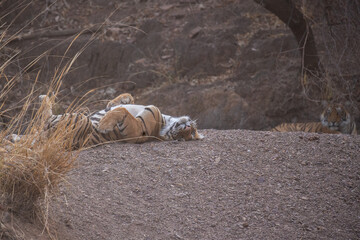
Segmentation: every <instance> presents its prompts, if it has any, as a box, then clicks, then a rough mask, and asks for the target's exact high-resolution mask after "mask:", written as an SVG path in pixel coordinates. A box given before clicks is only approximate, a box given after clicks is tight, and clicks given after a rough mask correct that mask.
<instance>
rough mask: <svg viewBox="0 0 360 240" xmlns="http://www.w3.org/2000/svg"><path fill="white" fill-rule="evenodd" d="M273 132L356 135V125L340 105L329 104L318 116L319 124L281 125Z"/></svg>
mask: <svg viewBox="0 0 360 240" xmlns="http://www.w3.org/2000/svg"><path fill="white" fill-rule="evenodd" d="M271 131H273V132H313V133H330V134H339V133H343V134H351V135H357V131H356V124H355V122H354V121H353V119H352V118H351V116H350V113H349V112H348V111H347V110H346V109H345V107H344V106H343V105H342V104H329V105H328V106H327V107H326V108H325V109H324V110H323V111H322V113H321V115H320V122H309V123H282V124H280V125H278V126H276V127H274V128H273V129H271Z"/></svg>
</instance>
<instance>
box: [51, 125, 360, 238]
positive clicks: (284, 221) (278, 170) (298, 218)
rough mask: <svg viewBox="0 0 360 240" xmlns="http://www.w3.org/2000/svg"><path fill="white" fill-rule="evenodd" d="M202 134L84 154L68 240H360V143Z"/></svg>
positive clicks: (60, 207)
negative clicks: (193, 138)
mask: <svg viewBox="0 0 360 240" xmlns="http://www.w3.org/2000/svg"><path fill="white" fill-rule="evenodd" d="M201 132H202V133H203V134H204V135H205V136H206V138H205V139H204V140H202V141H196V142H150V143H145V144H141V145H134V144H120V143H119V144H117V143H114V144H109V145H104V146H101V147H96V148H94V149H90V150H87V151H84V152H82V153H81V154H80V158H79V167H78V168H77V169H75V170H74V171H73V172H72V173H71V174H70V176H69V179H68V180H69V181H68V183H69V184H68V185H66V186H64V187H63V188H62V191H61V193H60V195H59V197H58V201H57V203H56V204H55V207H54V208H53V209H52V218H53V220H54V221H55V223H54V225H55V226H56V227H57V231H58V237H59V239H144V240H145V239H146V240H150V239H176V240H178V239H359V237H360V205H359V201H360V195H359V193H360V189H359V186H360V167H359V162H360V154H359V153H360V138H359V137H358V136H355V137H353V136H349V135H326V134H322V135H319V134H306V133H271V132H255V131H244V130H227V131H225V130H222V131H220V130H202V131H201Z"/></svg>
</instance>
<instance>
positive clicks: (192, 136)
mask: <svg viewBox="0 0 360 240" xmlns="http://www.w3.org/2000/svg"><path fill="white" fill-rule="evenodd" d="M39 99H40V101H42V106H44V107H43V109H42V111H41V114H42V116H43V118H44V119H45V125H44V128H43V133H42V135H44V134H45V136H46V137H50V136H51V135H53V134H54V133H55V132H56V131H57V130H58V129H60V131H62V132H63V131H64V130H65V129H68V130H71V131H70V132H71V133H72V134H71V137H70V145H71V149H72V150H75V149H79V148H82V147H90V146H94V145H99V144H103V143H107V142H114V141H123V142H128V143H144V142H147V141H151V140H155V139H157V140H163V141H170V140H184V141H189V140H200V139H203V138H204V136H203V135H201V134H200V133H199V132H198V130H197V124H196V121H195V120H192V119H191V118H190V117H189V116H181V117H172V116H169V115H165V114H162V113H161V112H160V110H159V108H157V107H156V106H153V105H148V106H144V105H136V104H134V98H133V97H132V96H131V94H129V93H124V94H121V95H119V96H118V97H116V98H115V99H113V100H111V101H110V102H109V103H108V104H107V106H106V108H105V109H103V110H100V111H97V112H95V113H93V114H90V115H87V114H85V113H82V112H76V113H66V114H63V115H53V113H52V105H53V104H52V101H51V99H50V98H49V97H48V96H47V95H41V96H40V97H39ZM13 135H14V134H13ZM15 137H18V138H19V136H15Z"/></svg>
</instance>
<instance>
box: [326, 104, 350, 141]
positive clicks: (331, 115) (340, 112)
mask: <svg viewBox="0 0 360 240" xmlns="http://www.w3.org/2000/svg"><path fill="white" fill-rule="evenodd" d="M320 120H321V123H322V125H323V126H324V127H327V128H329V129H330V130H332V131H338V132H341V133H345V134H353V132H354V128H355V131H356V127H355V123H353V122H352V119H351V116H350V113H349V112H348V111H347V110H346V109H345V107H344V106H343V105H342V104H329V105H328V106H326V108H325V109H324V111H323V112H322V113H321V115H320Z"/></svg>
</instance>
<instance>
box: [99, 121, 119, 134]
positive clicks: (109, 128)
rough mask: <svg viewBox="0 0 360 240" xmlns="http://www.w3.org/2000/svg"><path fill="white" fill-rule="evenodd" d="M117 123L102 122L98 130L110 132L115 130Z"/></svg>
mask: <svg viewBox="0 0 360 240" xmlns="http://www.w3.org/2000/svg"><path fill="white" fill-rule="evenodd" d="M115 125H116V123H112V122H108V121H105V122H102V124H99V126H98V128H97V130H98V131H99V132H101V133H108V132H111V131H113V130H114V127H115Z"/></svg>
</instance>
